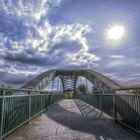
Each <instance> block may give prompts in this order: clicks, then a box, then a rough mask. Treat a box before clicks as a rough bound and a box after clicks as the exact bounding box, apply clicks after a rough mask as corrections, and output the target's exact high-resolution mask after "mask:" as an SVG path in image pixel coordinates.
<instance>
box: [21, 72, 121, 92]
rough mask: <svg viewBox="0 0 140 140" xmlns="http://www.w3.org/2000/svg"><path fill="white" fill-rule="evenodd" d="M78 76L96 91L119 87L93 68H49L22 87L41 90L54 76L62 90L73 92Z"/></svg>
mask: <svg viewBox="0 0 140 140" xmlns="http://www.w3.org/2000/svg"><path fill="white" fill-rule="evenodd" d="M80 76H82V77H85V78H86V79H87V80H88V81H90V83H91V84H92V85H94V87H95V88H96V89H97V90H98V91H101V90H102V91H103V90H104V92H105V90H106V91H107V90H111V89H112V90H113V89H120V88H121V87H120V86H119V85H118V84H117V83H115V82H114V81H113V80H111V79H109V78H108V77H106V76H104V75H102V74H100V73H98V72H96V71H94V70H49V71H46V72H44V73H42V74H40V75H38V76H37V77H36V78H34V79H33V80H31V81H29V82H28V83H27V84H26V85H25V86H23V87H22V88H25V89H34V90H43V89H44V88H45V87H46V86H47V85H48V84H49V81H53V80H54V79H55V78H56V77H59V78H60V79H61V82H62V86H63V91H64V92H65V91H72V92H73V93H74V94H75V93H76V83H77V80H78V78H79V77H80ZM107 92H108V91H107Z"/></svg>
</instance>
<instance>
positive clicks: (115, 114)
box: [113, 91, 117, 122]
mask: <svg viewBox="0 0 140 140" xmlns="http://www.w3.org/2000/svg"><path fill="white" fill-rule="evenodd" d="M113 108H114V113H113V117H114V120H115V122H117V110H116V94H115V91H113Z"/></svg>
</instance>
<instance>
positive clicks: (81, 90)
mask: <svg viewBox="0 0 140 140" xmlns="http://www.w3.org/2000/svg"><path fill="white" fill-rule="evenodd" d="M77 92H78V93H84V94H86V93H87V92H88V90H87V87H86V85H85V84H80V85H79V86H78V87H77Z"/></svg>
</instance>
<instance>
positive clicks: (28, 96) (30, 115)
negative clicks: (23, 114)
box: [28, 91, 31, 123]
mask: <svg viewBox="0 0 140 140" xmlns="http://www.w3.org/2000/svg"><path fill="white" fill-rule="evenodd" d="M28 95H29V96H28V97H29V108H28V110H29V116H28V117H29V118H28V120H29V121H30V117H31V93H30V91H28ZM29 121H28V123H29Z"/></svg>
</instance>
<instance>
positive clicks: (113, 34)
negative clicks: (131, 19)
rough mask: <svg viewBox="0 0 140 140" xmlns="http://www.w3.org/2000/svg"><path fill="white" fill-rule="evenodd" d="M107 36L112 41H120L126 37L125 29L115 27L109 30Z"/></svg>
mask: <svg viewBox="0 0 140 140" xmlns="http://www.w3.org/2000/svg"><path fill="white" fill-rule="evenodd" d="M107 35H108V38H109V39H111V40H120V39H122V37H123V36H124V27H123V26H121V25H114V26H112V27H110V28H109V29H108V31H107Z"/></svg>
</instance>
